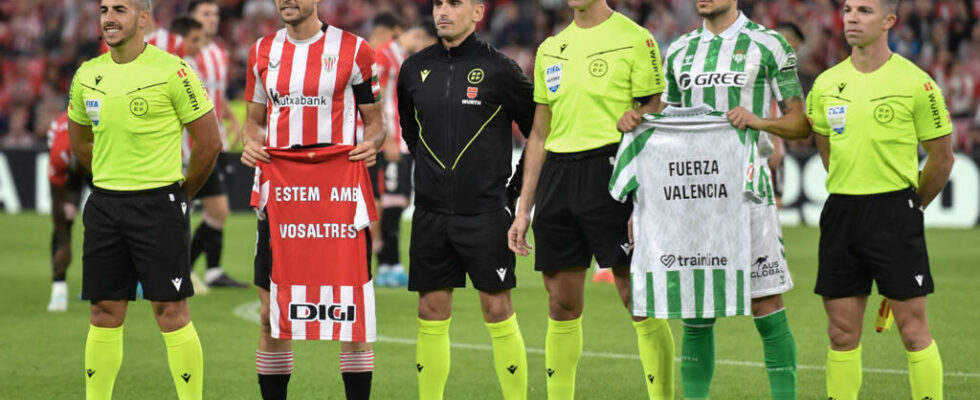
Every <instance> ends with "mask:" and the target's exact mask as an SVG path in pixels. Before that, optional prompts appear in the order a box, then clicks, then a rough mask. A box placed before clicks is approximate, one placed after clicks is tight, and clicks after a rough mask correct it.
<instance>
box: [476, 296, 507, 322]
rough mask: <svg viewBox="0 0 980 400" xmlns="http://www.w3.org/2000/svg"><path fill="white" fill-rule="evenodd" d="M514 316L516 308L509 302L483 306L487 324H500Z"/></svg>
mask: <svg viewBox="0 0 980 400" xmlns="http://www.w3.org/2000/svg"><path fill="white" fill-rule="evenodd" d="M513 314H514V307H513V305H511V304H510V302H509V301H497V302H491V303H489V304H483V319H484V320H485V321H487V322H491V323H492V322H500V321H503V320H505V319H507V318H510V316H511V315H513Z"/></svg>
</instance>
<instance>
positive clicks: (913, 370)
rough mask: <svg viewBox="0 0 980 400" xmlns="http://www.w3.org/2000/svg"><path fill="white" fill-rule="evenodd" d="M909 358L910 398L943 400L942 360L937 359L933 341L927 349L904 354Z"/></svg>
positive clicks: (937, 353)
mask: <svg viewBox="0 0 980 400" xmlns="http://www.w3.org/2000/svg"><path fill="white" fill-rule="evenodd" d="M906 353H907V354H908V356H909V383H911V384H912V398H915V399H932V400H942V399H943V360H942V359H941V358H939V347H936V341H935V340H933V341H932V343H931V344H929V346H928V347H926V348H924V349H922V350H919V351H915V352H911V351H910V352H906Z"/></svg>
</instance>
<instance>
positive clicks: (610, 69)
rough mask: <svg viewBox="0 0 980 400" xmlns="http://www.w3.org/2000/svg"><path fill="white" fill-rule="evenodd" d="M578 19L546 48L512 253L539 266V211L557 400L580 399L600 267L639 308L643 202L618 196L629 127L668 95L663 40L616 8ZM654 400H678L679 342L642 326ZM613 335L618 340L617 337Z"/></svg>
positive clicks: (550, 371) (603, 7) (597, 8)
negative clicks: (587, 310)
mask: <svg viewBox="0 0 980 400" xmlns="http://www.w3.org/2000/svg"><path fill="white" fill-rule="evenodd" d="M568 5H569V7H571V8H572V10H573V15H574V20H573V22H572V23H571V24H570V25H569V26H568V27H567V28H565V29H564V30H562V31H561V32H559V33H558V34H556V35H555V36H552V37H549V38H548V39H546V40H545V41H544V42H543V43H541V46H540V47H538V51H537V56H536V57H535V62H534V102H535V103H537V106H536V111H535V114H534V123H533V126H532V129H531V135H530V137H529V138H528V143H527V148H526V149H525V159H524V185H523V190H522V192H521V196H520V198H521V201H520V205H519V207H518V210H517V213H516V215H515V217H514V223H513V225H512V226H511V228H510V231H509V232H508V235H509V242H510V244H509V246H510V248H511V250H513V251H514V252H515V253H517V254H521V255H524V256H526V255H528V254H529V250H530V249H531V247H530V244H528V242H527V240H526V239H525V235H526V233H527V230H528V227H529V225H530V213H531V207H532V206H536V209H535V210H536V211H535V218H534V239H535V244H536V246H537V248H536V249H535V254H534V263H535V265H534V269H535V270H538V271H541V272H542V274H543V277H544V285H545V288H546V289H547V290H548V300H549V315H548V317H549V318H548V333H547V336H546V338H545V373H546V374H547V376H546V379H547V382H548V398H550V399H572V398H573V397H574V394H575V370H576V368H577V366H578V360H579V357H580V356H581V354H582V309H583V305H584V302H585V299H584V297H585V296H584V287H585V276H586V271H587V270H588V267H589V264H590V262H591V260H592V258H593V257H595V259H596V262H597V263H598V264H599V267H601V268H612V269H613V276H614V277H615V281H616V288H617V290H618V292H619V295H620V298H621V300H622V301H623V303H624V304H625V305H626V307H627V308H629V306H630V301H631V293H630V274H629V272H630V256H631V252H632V239H631V238H630V235H629V229H628V221H629V218H630V214H631V213H632V203H630V202H627V203H626V204H623V203H619V202H617V201H615V200H613V199H612V198H611V197H610V196H609V193H608V188H609V179H610V177H611V176H612V170H613V166H612V159H613V158H614V157H615V156H616V150H617V148H618V147H619V142H620V141H621V140H622V134H621V133H620V132H619V131H618V130H617V127H616V123H617V121H618V120H619V118H620V117H621V116H622V115H623V114H624V113H626V112H627V111H629V110H631V109H636V110H637V111H638V112H639V113H640V114H645V113H648V112H654V111H657V110H659V108H660V94H661V93H662V92H663V91H664V88H665V86H666V84H665V81H664V76H663V72H662V71H661V65H663V64H662V62H661V59H660V51H659V49H658V48H657V42H656V41H655V40H654V38H653V36H652V35H651V34H650V32H648V31H647V30H646V29H644V28H643V27H641V26H639V25H637V24H636V23H635V22H633V21H631V20H630V19H629V18H628V17H626V16H624V15H622V14H620V13H617V12H614V11H613V10H612V9H610V8H609V5H608V4H607V3H606V0H568ZM633 324H634V327H635V328H636V333H637V338H638V342H639V348H640V361H641V363H642V365H643V371H644V374H643V375H644V377H646V379H644V382H646V386H647V392H648V395H649V396H650V398H651V399H660V398H665V399H673V383H674V382H673V381H674V378H673V366H674V357H673V354H674V353H673V352H674V343H673V338H672V336H671V334H670V327H669V326H668V325H667V322H666V321H665V320H658V319H653V318H639V317H634V318H633ZM609 334H613V333H609Z"/></svg>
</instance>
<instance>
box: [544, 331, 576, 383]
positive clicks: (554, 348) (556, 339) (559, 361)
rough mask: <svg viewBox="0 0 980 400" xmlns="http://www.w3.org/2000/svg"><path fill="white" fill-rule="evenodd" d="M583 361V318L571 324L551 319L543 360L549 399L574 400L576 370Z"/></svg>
mask: <svg viewBox="0 0 980 400" xmlns="http://www.w3.org/2000/svg"><path fill="white" fill-rule="evenodd" d="M580 357H582V317H581V316H579V317H578V318H576V319H573V320H568V321H555V320H553V319H551V318H549V319H548V334H547V335H546V336H545V341H544V359H545V367H546V368H547V370H546V372H547V373H548V399H550V400H571V399H573V398H574V397H575V368H576V367H578V359H579V358H580Z"/></svg>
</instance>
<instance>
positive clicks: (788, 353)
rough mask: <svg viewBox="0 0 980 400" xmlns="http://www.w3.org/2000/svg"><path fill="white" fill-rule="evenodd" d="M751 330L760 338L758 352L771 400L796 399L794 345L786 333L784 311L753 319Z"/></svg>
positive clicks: (787, 325)
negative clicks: (763, 366)
mask: <svg viewBox="0 0 980 400" xmlns="http://www.w3.org/2000/svg"><path fill="white" fill-rule="evenodd" d="M754 321H755V328H756V329H757V330H758V331H759V336H762V349H763V352H764V353H765V357H766V373H768V374H769V390H770V392H771V393H772V398H773V400H787V399H788V400H795V399H796V341H794V340H793V332H791V331H790V330H789V322H788V321H787V320H786V309H785V308H784V309H781V310H779V311H776V312H774V313H772V314H769V315H766V316H762V317H759V318H755V320H754Z"/></svg>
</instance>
